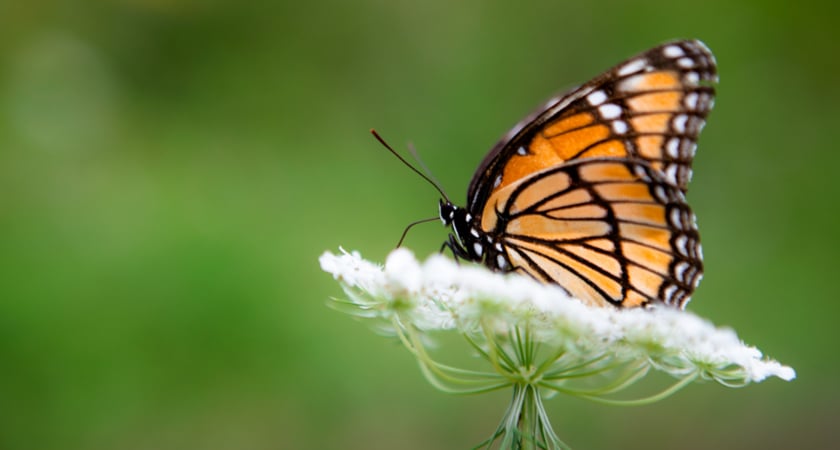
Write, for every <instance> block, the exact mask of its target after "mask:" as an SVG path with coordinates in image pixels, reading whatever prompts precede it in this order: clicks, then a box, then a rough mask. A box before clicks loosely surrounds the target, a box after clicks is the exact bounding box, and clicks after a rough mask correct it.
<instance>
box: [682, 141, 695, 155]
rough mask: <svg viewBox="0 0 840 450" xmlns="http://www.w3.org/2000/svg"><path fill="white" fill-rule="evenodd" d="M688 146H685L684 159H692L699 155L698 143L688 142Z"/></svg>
mask: <svg viewBox="0 0 840 450" xmlns="http://www.w3.org/2000/svg"><path fill="white" fill-rule="evenodd" d="M685 142H687V144H685V145H683V158H688V159H692V158H694V155H695V154H696V153H697V143H696V142H694V141H688V140H686V141H685Z"/></svg>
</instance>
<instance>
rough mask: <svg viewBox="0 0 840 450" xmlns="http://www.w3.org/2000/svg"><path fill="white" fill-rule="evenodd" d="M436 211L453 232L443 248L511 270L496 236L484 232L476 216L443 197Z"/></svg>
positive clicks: (488, 264)
mask: <svg viewBox="0 0 840 450" xmlns="http://www.w3.org/2000/svg"><path fill="white" fill-rule="evenodd" d="M439 211H440V220H441V222H443V225H444V226H447V227H452V231H453V233H452V234H450V235H449V240H448V241H446V242H444V243H443V247H442V248H446V247H449V249H450V250H452V253H453V254H454V255H455V257H456V258H462V259H466V260H469V261H474V262H478V263H483V264H485V265H486V266H488V267H490V268H491V269H493V270H501V271H509V270H510V263H509V262H508V259H507V256H506V255H505V252H504V248H503V247H502V245H501V243H500V241H499V240H498V236H495V235H494V234H495V233H488V232H486V231H484V230H483V229H482V228H481V226H480V224H479V218H478V217H476V216H473V215H472V214H470V213H469V211H467V210H466V209H464V208H460V207H458V206H456V205H453V204H452V203H451V202H449V201H444V200H441V201H440V204H439Z"/></svg>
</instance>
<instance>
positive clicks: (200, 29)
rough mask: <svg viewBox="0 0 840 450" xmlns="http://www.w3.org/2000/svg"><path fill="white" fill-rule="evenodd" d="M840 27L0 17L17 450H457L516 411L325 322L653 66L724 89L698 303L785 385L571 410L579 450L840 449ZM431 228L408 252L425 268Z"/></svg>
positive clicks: (567, 404)
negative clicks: (661, 50)
mask: <svg viewBox="0 0 840 450" xmlns="http://www.w3.org/2000/svg"><path fill="white" fill-rule="evenodd" d="M837 5H838V4H837V3H836V2H827V1H826V2H817V1H811V2H806V1H803V2H797V3H793V2H782V1H775V2H773V1H771V2H768V1H759V0H756V1H752V2H733V1H729V0H718V1H707V2H699V3H698V2H692V3H688V2H687V3H684V4H676V3H674V2H665V1H661V2H648V3H644V4H636V3H632V2H625V1H618V0H615V1H608V2H583V1H577V2H561V1H552V2H537V1H523V2H502V1H494V2H489V1H472V0H471V1H462V2H443V1H426V2H399V1H396V2H395V1H385V0H363V1H356V2H342V1H337V0H336V1H313V2H289V1H286V2H250V3H246V2H239V3H238V2H222V1H200V0H113V1H106V0H99V1H97V0H90V1H57V0H56V1H49V0H34V1H26V2H24V1H17V2H16V1H13V0H6V1H4V2H2V3H0V365H2V367H0V448H2V449H15V450H17V449H93V450H96V449H185V448H201V449H297V448H305V449H320V448H359V449H393V448H401V449H429V448H442V449H443V448H447V449H448V448H451V449H461V448H468V447H469V446H470V445H472V444H476V443H478V442H480V441H481V440H483V439H484V438H485V437H486V436H487V435H488V434H489V433H490V432H491V431H492V430H493V429H494V428H495V425H496V423H497V420H498V419H499V418H500V417H501V415H502V412H503V409H504V407H505V406H506V404H507V401H508V393H498V394H491V395H486V396H481V397H453V396H449V395H446V394H443V393H439V392H437V391H435V390H434V389H433V388H432V387H430V386H429V385H428V384H427V383H426V382H425V381H424V380H423V378H422V375H421V374H420V372H419V370H417V367H416V365H415V362H414V361H413V359H412V357H411V356H410V355H409V354H408V352H406V351H404V349H402V348H401V347H400V346H399V345H398V344H397V343H396V342H394V341H389V340H387V339H383V338H381V337H379V336H377V335H375V334H374V333H373V332H371V331H370V330H369V329H367V327H366V326H365V325H364V324H361V323H359V322H357V321H354V320H351V319H350V318H349V317H345V316H343V315H342V314H340V313H337V312H335V311H332V310H330V309H328V308H327V307H326V306H325V300H326V299H327V298H328V297H329V296H334V295H339V293H340V290H339V287H338V285H337V284H335V283H334V282H333V281H332V279H331V278H330V277H329V276H328V275H326V274H324V273H322V272H321V271H320V269H319V267H318V263H317V257H318V256H319V254H320V253H321V252H323V251H324V250H327V249H329V250H336V249H337V248H338V246H339V245H343V246H345V247H346V248H349V249H358V250H360V251H361V252H362V253H363V255H364V256H366V257H368V258H370V259H374V260H382V259H383V258H384V256H385V255H386V254H387V252H388V251H389V250H390V249H391V248H392V247H393V246H394V244H395V241H396V240H397V238H398V237H399V234H400V232H401V231H402V229H403V227H404V226H405V224H407V223H408V222H409V221H412V220H415V219H419V218H423V217H428V216H431V215H434V214H435V213H436V203H437V195H436V193H435V192H434V191H433V190H432V189H431V188H430V187H429V186H428V185H426V184H424V183H423V182H422V181H421V180H420V179H419V178H418V177H416V176H414V175H413V174H411V173H410V172H409V171H408V170H407V169H406V168H404V167H402V166H401V165H400V164H399V163H398V162H397V161H396V160H395V159H394V158H393V157H392V156H390V155H389V154H387V153H386V152H385V150H384V149H383V148H381V147H380V146H379V144H377V143H376V142H375V141H374V140H373V139H372V137H371V136H370V135H369V134H368V130H369V129H370V128H371V127H376V128H377V129H378V130H379V131H381V132H382V134H383V135H384V136H385V137H386V138H387V139H389V140H390V141H391V142H392V143H393V144H394V145H395V146H397V147H400V148H405V144H406V143H407V142H408V141H412V142H414V143H415V144H416V146H417V148H418V149H419V150H420V152H421V153H422V155H423V157H424V159H425V160H426V162H427V163H428V165H429V166H430V167H431V168H432V170H433V171H434V173H435V174H436V175H437V176H438V178H440V180H441V182H442V183H443V185H444V186H445V187H446V188H447V189H448V190H449V191H450V193H451V195H452V197H454V198H457V199H458V201H463V197H464V192H465V191H466V186H467V183H468V182H469V179H470V177H471V175H472V172H473V170H474V169H475V167H476V165H477V164H478V162H479V161H480V160H481V158H482V157H483V155H484V153H485V151H486V150H487V149H489V148H490V146H492V144H493V143H495V141H496V139H497V138H498V137H499V136H501V135H502V134H503V133H504V132H505V131H506V130H507V129H508V128H509V127H510V126H512V125H513V124H514V123H515V122H517V121H518V120H519V119H520V118H521V117H522V116H524V115H525V114H526V113H528V112H529V111H531V109H532V108H533V107H534V106H535V105H537V104H539V103H541V102H542V101H543V100H544V99H546V98H547V97H549V96H550V95H551V94H553V93H556V92H557V91H559V90H561V89H564V88H566V87H569V86H571V85H574V84H576V83H580V82H583V81H585V80H587V79H588V78H590V77H592V76H594V75H596V74H598V73H599V72H600V71H601V70H604V69H606V68H607V67H610V66H612V65H613V64H615V63H618V62H619V61H621V60H623V59H624V58H626V57H629V56H631V55H633V54H635V53H636V52H638V51H641V50H644V49H646V48H648V47H651V46H653V45H655V44H658V43H659V42H661V41H664V40H668V39H672V38H676V37H697V38H701V39H703V40H705V42H706V43H707V44H708V45H709V46H710V47H711V48H712V49H713V50H714V51H715V53H716V55H717V59H718V63H719V66H720V72H721V84H720V86H719V92H718V101H717V106H716V109H715V111H714V112H713V113H712V115H711V118H710V121H709V125H708V126H707V128H706V131H705V132H704V134H703V136H702V138H701V140H700V151H699V152H698V156H697V161H696V164H695V177H694V181H693V183H692V186H691V191H690V194H689V200H690V202H691V203H692V205H693V207H694V209H695V210H696V212H697V215H698V216H699V222H700V228H701V232H702V234H703V243H704V249H705V254H706V267H707V272H706V277H705V280H704V282H703V283H702V285H701V287H700V289H699V291H698V292H697V294H696V296H695V298H694V301H693V302H692V303H691V304H690V306H689V308H690V309H691V310H693V311H695V312H697V313H698V314H700V315H702V316H705V317H708V318H710V319H712V320H713V321H714V322H715V323H718V324H721V325H729V326H732V327H734V328H735V329H736V330H737V331H738V333H739V334H740V335H741V337H742V338H743V339H744V340H746V341H747V342H749V343H753V344H756V345H758V346H759V347H760V348H762V349H763V350H765V351H766V352H767V353H768V354H769V355H770V356H772V357H775V358H778V359H779V360H781V361H783V362H785V363H788V364H791V365H792V366H794V367H795V368H796V369H797V371H798V376H799V378H798V379H796V380H795V381H794V382H791V383H784V382H782V381H779V380H776V379H773V380H769V381H767V382H765V383H762V384H759V385H754V386H750V387H748V388H745V389H740V390H731V389H726V388H724V387H721V386H718V385H714V384H708V383H707V384H701V385H692V386H690V387H688V388H686V389H685V390H684V391H682V392H680V393H679V394H677V395H676V396H674V397H672V398H670V399H668V400H666V401H664V402H661V403H658V404H654V405H651V406H646V407H636V408H617V407H608V406H601V405H595V404H590V403H588V402H586V401H583V400H578V399H572V398H566V397H557V398H554V399H552V400H550V401H549V402H548V407H549V408H550V412H551V414H552V418H553V421H554V425H555V427H556V429H557V431H558V432H559V434H560V435H561V436H562V437H563V438H564V439H565V440H566V441H567V442H568V443H570V444H571V445H572V446H574V447H576V448H579V449H596V448H618V447H620V448H625V449H629V448H684V449H701V448H762V449H783V448H784V449H788V448H828V447H832V446H833V445H836V443H837V442H838V439H840V432H838V427H837V426H836V420H837V417H838V414H840V411H838V402H840V390H838V387H837V383H836V381H835V380H836V378H837V372H836V371H837V370H839V369H840V362H838V360H836V359H834V357H835V356H837V350H836V348H837V347H836V346H837V344H838V331H837V317H838V312H840V307H838V295H837V284H836V283H835V282H836V281H837V280H838V278H837V275H836V272H837V269H838V268H840V264H838V260H837V258H838V251H840V245H839V244H840V238H838V231H840V220H838V218H839V217H840V214H838V212H837V208H838V203H840V202H838V198H840V183H838V181H837V167H838V164H840V147H838V144H837V140H838V136H840V134H838V131H837V123H838V121H839V120H840V107H839V106H838V104H839V103H838V101H840V87H838V78H837V77H838V75H837V74H838V73H840V62H838V61H840V60H839V59H838V57H837V44H838V37H840V36H839V35H838V30H837V19H838V17H840V10H838V6H837ZM445 234H446V232H445V231H444V230H443V229H441V227H440V226H437V225H426V226H423V227H419V228H418V229H416V230H415V231H414V232H412V234H411V235H410V237H409V241H408V246H409V247H411V248H413V249H415V250H416V251H417V253H418V254H420V255H421V256H422V255H426V254H430V253H432V252H434V251H435V250H437V248H438V246H439V245H440V242H442V241H443V239H444V238H445Z"/></svg>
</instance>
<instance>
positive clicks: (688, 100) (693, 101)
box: [685, 92, 698, 110]
mask: <svg viewBox="0 0 840 450" xmlns="http://www.w3.org/2000/svg"><path fill="white" fill-rule="evenodd" d="M697 97H698V95H697V93H696V92H691V93H690V94H688V95H686V96H685V107H686V108H688V109H691V110H693V109H695V108H697Z"/></svg>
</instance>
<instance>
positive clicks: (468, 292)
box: [320, 249, 795, 385]
mask: <svg viewBox="0 0 840 450" xmlns="http://www.w3.org/2000/svg"><path fill="white" fill-rule="evenodd" d="M320 263H321V268H322V269H323V270H324V271H326V272H329V273H331V274H332V275H333V276H334V277H335V279H336V280H337V281H339V283H340V284H341V285H342V287H343V288H344V290H345V292H347V294H348V297H349V298H350V303H349V304H348V303H344V304H343V305H344V306H345V307H347V308H346V309H345V310H347V311H348V312H352V313H354V314H357V315H360V316H363V317H367V318H376V319H379V325H380V327H383V328H384V329H386V330H388V331H391V332H394V333H400V332H401V330H399V329H397V328H403V330H402V331H404V329H407V328H411V329H414V330H418V331H421V332H429V331H446V330H449V331H458V332H461V333H464V334H466V335H470V336H475V335H483V334H485V333H487V332H488V329H490V330H491V331H492V332H493V333H496V334H498V335H506V334H508V333H510V332H511V330H513V329H514V328H516V327H521V326H523V325H527V328H528V332H529V333H530V339H532V340H533V341H534V342H535V343H538V344H542V345H550V346H555V347H559V348H560V351H561V352H562V350H574V351H575V352H578V353H580V352H583V351H585V352H586V354H584V355H581V359H585V358H587V357H596V356H597V355H603V354H606V355H609V357H610V359H612V360H614V361H649V362H650V364H651V366H652V367H653V368H656V369H659V370H663V371H665V372H668V373H671V374H672V375H675V376H678V377H683V376H685V375H686V374H687V373H694V374H697V375H698V376H699V377H702V378H707V379H713V380H716V381H719V382H721V383H724V384H726V385H742V384H746V383H749V382H757V381H762V380H764V379H766V378H767V377H771V376H775V377H778V378H781V379H783V380H792V379H793V378H794V377H795V372H794V370H793V369H792V368H790V367H788V366H784V365H782V364H780V363H778V362H776V361H774V360H770V359H766V358H763V357H762V353H761V352H760V351H759V350H758V349H757V348H755V347H751V346H748V345H746V344H744V343H743V342H741V341H740V339H738V336H737V335H736V334H735V332H734V331H733V330H731V329H728V328H716V327H715V326H714V325H712V323H710V322H709V321H707V320H704V319H702V318H700V317H697V316H696V315H694V314H692V313H690V312H687V311H681V310H676V309H673V308H669V307H656V308H650V309H610V308H597V307H591V306H586V305H584V304H583V303H582V302H579V301H577V300H575V299H573V298H570V297H569V296H568V295H566V293H565V292H564V291H563V290H562V289H560V288H559V287H556V286H552V285H545V284H541V283H539V282H537V281H535V280H532V279H531V278H528V277H524V276H517V275H502V274H498V273H494V272H491V271H489V270H488V269H485V268H483V267H478V266H474V265H458V264H456V263H455V262H453V261H451V260H450V259H447V258H445V257H444V256H441V255H435V256H432V257H430V258H429V259H428V260H427V261H425V262H424V263H422V264H421V263H420V262H418V261H417V260H416V259H415V257H414V255H413V254H412V253H411V252H410V251H408V250H405V249H397V250H394V251H393V252H392V253H391V254H390V255H389V256H388V259H387V262H386V263H385V266H384V267H382V266H379V265H377V264H374V263H371V262H368V261H366V260H364V259H362V257H361V256H360V255H359V253H357V252H353V253H347V252H343V253H342V254H339V255H335V254H332V253H329V252H327V253H324V254H323V255H322V256H321V258H320ZM488 327H489V328H488Z"/></svg>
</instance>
